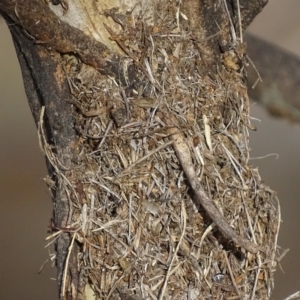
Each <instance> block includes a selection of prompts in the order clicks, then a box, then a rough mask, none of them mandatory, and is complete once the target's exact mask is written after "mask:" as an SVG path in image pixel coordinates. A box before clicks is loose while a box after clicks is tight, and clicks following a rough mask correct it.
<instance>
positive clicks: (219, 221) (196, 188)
mask: <svg viewBox="0 0 300 300" xmlns="http://www.w3.org/2000/svg"><path fill="white" fill-rule="evenodd" d="M169 133H170V134H171V136H172V139H173V147H174V150H175V152H176V155H177V157H178V159H179V161H180V164H181V166H182V168H183V170H184V172H185V174H186V176H187V178H188V181H189V183H190V185H191V188H192V190H193V192H194V194H195V201H196V202H197V203H195V204H196V205H197V206H199V204H200V205H201V206H202V207H203V208H204V209H205V211H206V212H207V213H208V215H209V216H210V218H211V219H212V220H213V221H214V222H215V223H216V225H217V226H218V228H219V229H220V230H221V232H222V233H223V234H224V235H225V236H226V237H227V238H229V239H230V240H232V241H233V242H235V243H237V244H239V245H240V246H241V247H243V248H245V249H246V250H247V251H249V252H251V253H257V252H258V251H263V249H262V248H261V247H259V246H258V245H255V244H254V243H252V242H251V241H249V240H247V239H245V238H243V237H241V236H239V235H238V234H237V233H236V232H235V231H234V230H233V229H232V228H231V227H230V226H229V224H228V223H227V221H226V220H225V218H224V216H222V215H221V213H220V212H219V211H218V209H217V208H216V207H215V205H214V204H213V202H212V201H211V200H210V199H209V197H208V196H207V194H206V193H205V191H204V190H203V187H202V186H201V184H200V182H199V180H198V178H197V175H196V172H195V170H194V168H193V163H192V159H191V156H190V150H189V147H188V145H187V143H186V140H185V138H184V137H183V135H182V134H181V133H180V132H179V131H178V129H176V128H174V127H173V128H169Z"/></svg>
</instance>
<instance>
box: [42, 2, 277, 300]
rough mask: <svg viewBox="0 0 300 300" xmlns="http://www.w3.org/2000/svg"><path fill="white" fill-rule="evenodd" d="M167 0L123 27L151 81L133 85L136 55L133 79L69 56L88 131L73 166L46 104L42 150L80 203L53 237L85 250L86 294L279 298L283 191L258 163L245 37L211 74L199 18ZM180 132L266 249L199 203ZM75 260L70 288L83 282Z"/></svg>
mask: <svg viewBox="0 0 300 300" xmlns="http://www.w3.org/2000/svg"><path fill="white" fill-rule="evenodd" d="M167 3H168V2H167V1H161V2H160V4H159V5H160V9H159V10H158V13H157V14H156V15H155V16H154V17H153V19H152V20H151V22H152V23H153V25H152V26H150V25H147V24H149V22H150V21H149V22H148V21H147V22H148V23H147V22H146V21H145V19H143V17H142V16H140V15H139V14H138V13H136V15H134V16H131V18H134V22H131V24H134V25H131V26H135V28H137V29H139V28H142V27H143V30H133V28H132V27H130V26H129V25H128V26H127V25H126V26H124V27H123V30H124V31H123V33H122V36H123V37H124V39H123V40H125V41H126V43H125V44H124V45H123V47H126V49H125V50H126V53H127V56H128V57H129V62H130V63H132V62H135V64H136V65H138V66H139V70H138V71H137V72H139V74H138V77H139V78H140V79H141V82H144V85H134V83H132V82H130V74H129V73H128V69H127V67H128V65H129V63H128V59H126V60H125V59H124V65H122V66H120V70H122V72H124V76H125V78H127V81H128V86H122V85H121V84H120V81H119V80H118V78H110V77H107V76H104V75H101V74H100V73H99V72H97V71H96V70H94V69H93V68H92V67H89V66H87V65H84V64H83V63H82V62H81V61H79V60H77V59H76V58H74V57H73V56H69V55H64V56H63V63H64V68H65V71H66V74H67V76H68V80H69V86H70V90H71V92H72V94H73V96H74V102H73V103H72V104H73V106H74V117H75V119H76V123H75V124H74V126H75V129H76V130H77V132H78V136H79V139H78V145H77V157H76V161H73V165H72V166H71V167H65V166H62V164H60V162H59V161H58V159H57V158H56V154H55V151H54V149H52V148H51V146H50V145H48V144H47V142H46V138H45V135H44V131H43V112H42V114H41V120H40V124H39V135H40V143H41V147H42V149H43V150H44V152H45V155H46V156H47V158H48V160H49V161H50V162H51V164H52V166H53V167H54V170H55V172H56V176H57V177H58V178H60V180H61V182H62V183H63V185H64V187H65V189H66V190H67V194H68V195H69V198H70V211H71V212H72V215H71V216H70V223H69V226H68V227H67V228H65V229H58V232H55V233H54V234H53V235H51V238H56V237H57V235H59V234H60V232H63V231H68V228H69V231H70V234H71V236H72V243H71V245H70V249H69V253H70V251H71V250H72V245H73V244H74V243H76V244H77V245H78V246H79V247H80V249H81V250H80V253H78V270H80V280H81V284H82V287H85V288H84V290H82V293H83V294H85V295H87V294H89V295H92V294H95V295H96V296H91V298H89V299H118V297H119V299H123V298H124V295H130V296H131V298H127V299H207V298H209V299H223V298H224V299H267V298H269V297H270V293H271V291H272V290H273V273H274V270H275V267H276V251H277V248H276V247H277V246H276V245H277V237H278V230H279V224H280V213H279V205H278V203H277V198H276V195H275V194H274V193H273V192H272V191H271V190H270V189H269V188H268V187H266V186H265V185H264V184H263V183H262V181H261V179H260V176H259V174H258V171H257V170H256V169H253V168H252V167H251V166H250V165H249V149H248V138H249V135H248V128H251V124H250V120H249V100H248V97H247V90H246V87H245V82H244V72H245V70H244V66H243V65H242V66H241V67H238V68H237V67H236V66H237V64H236V60H239V61H241V62H242V63H243V64H244V63H245V57H244V56H243V57H238V54H237V51H235V49H236V47H238V46H239V40H238V39H237V40H236V45H235V46H234V47H233V48H232V50H231V55H232V57H231V58H226V56H225V55H224V65H223V66H220V68H219V70H218V76H216V77H215V78H214V79H211V78H210V77H209V76H203V74H202V73H201V71H200V68H199V62H201V57H200V54H199V49H198V48H197V47H196V46H195V43H193V42H191V39H190V36H189V31H188V30H187V29H184V26H183V25H182V24H181V22H182V21H181V19H182V18H183V19H184V18H187V17H186V16H185V15H182V18H181V17H179V16H180V8H179V7H178V10H177V11H173V10H172V7H171V5H170V6H168V4H167ZM172 6H173V7H174V4H172ZM174 16H177V18H176V17H174ZM123 50H124V49H123ZM72 104H70V105H72ZM170 120H171V121H170ZM170 129H171V130H170ZM172 129H173V130H174V129H176V130H177V131H178V132H179V133H180V134H181V136H182V138H183V139H184V141H185V144H186V146H187V147H188V149H189V151H188V155H189V157H190V159H191V161H192V163H193V172H194V174H196V177H197V180H199V182H201V185H202V188H203V192H204V193H206V195H207V196H208V197H209V198H210V199H211V201H212V202H213V203H214V205H215V206H216V207H217V209H218V210H219V211H220V213H221V214H222V215H223V216H224V218H225V219H226V220H227V222H228V223H229V224H230V226H231V227H232V229H233V230H234V231H235V232H236V233H237V234H238V235H239V236H241V237H243V238H244V239H251V240H252V242H253V243H254V244H257V245H259V246H264V247H265V248H264V252H261V251H259V252H258V253H256V254H252V253H250V252H248V251H246V250H245V249H243V248H241V247H240V245H238V244H236V243H234V242H232V241H231V240H230V239H228V238H226V237H224V236H223V235H222V234H221V232H220V230H219V228H218V227H216V226H214V224H213V223H212V221H211V219H210V217H209V216H208V214H207V212H206V211H205V210H204V209H203V208H202V207H199V206H198V207H197V206H196V205H195V203H194V202H193V199H194V195H193V194H194V192H193V191H192V190H191V187H190V184H189V183H188V179H187V178H186V175H185V173H184V172H183V168H182V165H181V163H180V161H179V158H178V155H177V154H176V152H175V151H174V147H173V144H174V141H173V139H172V135H173V134H172ZM67 265H68V259H67V261H66V267H65V268H66V271H65V274H64V279H63V294H64V293H65V291H66V290H70V289H71V286H70V282H69V279H68V276H67V267H68V266H67ZM92 297H94V298H92ZM122 297H123V298H122ZM124 299H125V298H124Z"/></svg>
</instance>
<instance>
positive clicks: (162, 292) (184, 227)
mask: <svg viewBox="0 0 300 300" xmlns="http://www.w3.org/2000/svg"><path fill="white" fill-rule="evenodd" d="M181 217H182V223H183V224H182V233H181V236H180V239H179V241H178V244H177V247H176V249H175V252H174V254H173V256H172V259H171V262H170V265H169V268H168V271H167V274H166V277H165V281H164V284H163V287H162V289H161V292H160V296H159V298H158V299H159V300H162V299H163V297H164V293H165V290H166V288H167V284H168V279H169V276H170V275H171V269H172V266H173V263H174V260H175V258H176V255H177V252H178V250H179V248H180V245H181V243H182V240H183V237H184V234H185V229H186V210H185V206H184V202H183V201H182V202H181Z"/></svg>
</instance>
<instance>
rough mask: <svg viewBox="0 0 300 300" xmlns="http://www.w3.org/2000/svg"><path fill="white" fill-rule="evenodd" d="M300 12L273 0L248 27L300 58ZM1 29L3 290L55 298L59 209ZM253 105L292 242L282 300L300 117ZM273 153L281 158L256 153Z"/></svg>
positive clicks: (297, 265)
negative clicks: (51, 249) (52, 228)
mask: <svg viewBox="0 0 300 300" xmlns="http://www.w3.org/2000/svg"><path fill="white" fill-rule="evenodd" d="M299 12H300V1H297V0H287V1H281V0H270V2H269V4H268V5H267V6H266V8H265V9H264V11H263V12H262V13H261V14H260V15H259V16H258V17H257V19H256V21H255V22H254V23H253V24H252V26H251V28H249V30H248V31H249V32H251V33H253V34H256V35H258V36H259V37H261V38H263V39H265V40H267V41H269V42H272V43H274V44H276V45H278V46H280V47H281V48H283V49H285V50H288V51H290V52H292V53H294V54H296V55H298V56H299V58H300V38H299V37H300V27H299V25H300V21H299ZM0 37H1V45H0V245H1V246H0V295H1V296H0V298H1V299H3V300H15V299H22V300H36V299H44V300H54V299H57V291H56V282H55V280H54V278H55V275H56V271H55V268H52V267H51V263H49V262H48V263H47V264H45V266H44V268H43V271H42V273H41V274H38V272H39V269H40V267H41V266H42V264H43V263H44V261H46V260H47V259H48V257H49V253H48V249H46V248H45V245H46V242H45V241H44V238H45V237H46V236H47V226H48V224H49V220H50V218H51V216H52V203H51V199H50V196H49V193H48V190H47V187H46V185H45V184H44V182H43V180H42V179H43V178H44V177H45V176H46V174H47V172H46V168H45V161H44V157H43V155H42V153H41V151H40V149H39V147H38V139H37V130H36V128H35V124H34V122H33V118H32V116H31V113H30V110H29V106H28V105H27V100H26V97H25V94H24V88H23V83H22V78H21V74H20V68H19V65H18V61H17V58H16V55H15V51H14V47H13V44H12V41H11V37H10V35H9V32H8V29H7V26H6V24H5V22H4V21H3V20H0ZM278 72H280V70H278ZM299 84H300V83H299ZM251 111H252V113H251V115H252V116H253V117H255V118H258V119H260V120H261V121H260V122H258V121H255V120H254V121H253V125H256V126H257V127H258V131H256V132H252V133H251V140H250V146H251V149H252V151H251V157H252V158H253V160H251V163H252V165H254V166H258V168H259V171H260V174H261V176H262V178H263V180H264V182H265V183H266V184H267V185H269V186H270V187H271V188H272V189H273V190H276V191H277V193H278V196H279V199H280V201H281V212H282V220H283V223H282V226H281V232H280V236H279V245H280V246H281V247H282V249H287V248H289V249H290V251H289V252H288V254H287V255H286V256H285V258H284V259H283V260H282V262H281V267H282V270H281V269H280V268H278V270H277V273H276V276H275V291H274V293H273V297H272V299H275V300H279V299H284V298H285V297H287V296H289V295H291V294H293V293H295V292H296V291H299V290H300V272H299V270H300V254H299V253H300V234H299V232H300V201H299V200H300V198H299V195H300V158H299V153H300V125H299V124H291V123H289V122H288V121H286V120H281V119H275V118H272V117H270V116H269V115H268V114H267V113H266V112H265V110H264V109H263V108H262V107H261V106H259V104H256V103H254V102H252V103H251ZM270 153H277V154H278V155H279V158H278V159H277V158H276V156H268V157H267V158H264V159H255V158H258V157H261V156H265V155H267V154H270ZM298 238H299V240H298Z"/></svg>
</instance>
